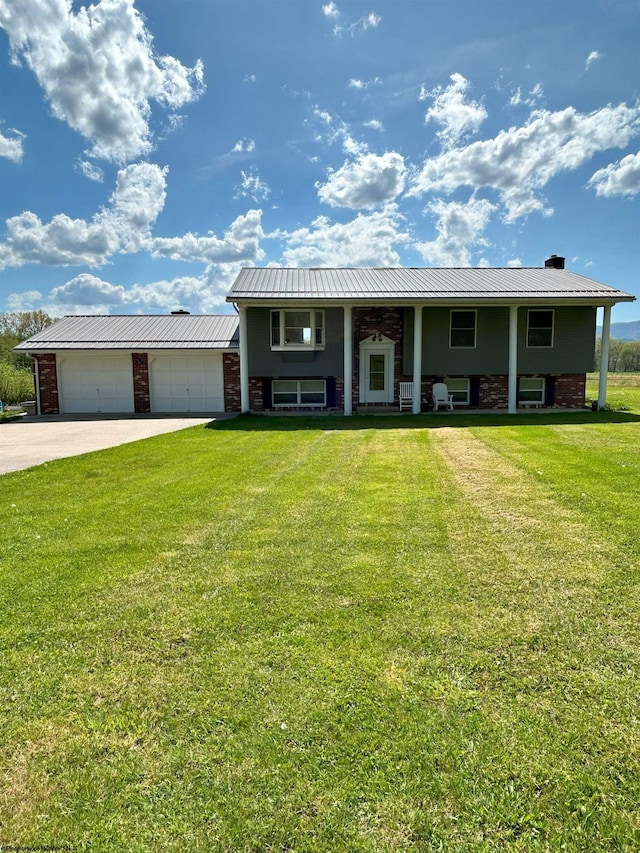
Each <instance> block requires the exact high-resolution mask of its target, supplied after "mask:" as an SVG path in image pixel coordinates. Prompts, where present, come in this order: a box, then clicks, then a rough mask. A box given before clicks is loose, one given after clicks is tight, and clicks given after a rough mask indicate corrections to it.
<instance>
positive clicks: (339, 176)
mask: <svg viewBox="0 0 640 853" xmlns="http://www.w3.org/2000/svg"><path fill="white" fill-rule="evenodd" d="M405 175H406V168H405V165H404V159H403V157H402V156H401V155H400V154H398V153H396V152H395V151H388V152H386V153H385V154H382V155H377V154H363V155H361V156H360V157H359V158H358V159H357V160H356V161H355V162H352V163H345V164H344V165H343V166H341V168H340V169H338V170H337V171H336V172H330V173H329V179H328V181H327V182H326V184H322V185H321V186H319V187H318V197H319V198H320V200H321V201H323V202H325V203H326V204H330V205H331V206H332V207H351V208H371V207H376V206H378V205H380V204H384V203H386V202H388V201H391V200H393V199H394V198H396V196H398V195H399V194H400V193H401V192H402V191H403V190H404V182H405Z"/></svg>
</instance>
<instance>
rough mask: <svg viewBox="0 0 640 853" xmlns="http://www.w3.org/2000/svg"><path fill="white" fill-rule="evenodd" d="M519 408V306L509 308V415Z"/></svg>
mask: <svg viewBox="0 0 640 853" xmlns="http://www.w3.org/2000/svg"><path fill="white" fill-rule="evenodd" d="M517 408H518V306H517V305H510V306H509V409H508V411H509V414H510V415H514V414H515V413H516V411H517Z"/></svg>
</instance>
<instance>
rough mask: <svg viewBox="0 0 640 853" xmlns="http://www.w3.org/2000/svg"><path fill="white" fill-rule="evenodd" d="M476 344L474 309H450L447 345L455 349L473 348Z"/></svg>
mask: <svg viewBox="0 0 640 853" xmlns="http://www.w3.org/2000/svg"><path fill="white" fill-rule="evenodd" d="M475 345H476V311H475V310H472V311H452V312H451V316H450V328H449V346H450V347H452V348H455V349H459V348H460V349H474V347H475Z"/></svg>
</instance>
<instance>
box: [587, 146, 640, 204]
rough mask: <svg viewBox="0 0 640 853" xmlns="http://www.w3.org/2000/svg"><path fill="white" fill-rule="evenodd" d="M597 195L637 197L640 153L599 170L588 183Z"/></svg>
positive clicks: (639, 183)
mask: <svg viewBox="0 0 640 853" xmlns="http://www.w3.org/2000/svg"><path fill="white" fill-rule="evenodd" d="M588 186H590V187H593V188H594V189H595V191H596V195H604V196H611V195H629V196H632V195H637V194H638V193H640V152H638V154H629V155H628V156H627V157H623V158H622V160H619V161H618V162H617V163H610V164H609V165H608V166H605V168H604V169H598V171H597V172H595V173H594V174H593V175H592V176H591V178H590V180H589V183H588Z"/></svg>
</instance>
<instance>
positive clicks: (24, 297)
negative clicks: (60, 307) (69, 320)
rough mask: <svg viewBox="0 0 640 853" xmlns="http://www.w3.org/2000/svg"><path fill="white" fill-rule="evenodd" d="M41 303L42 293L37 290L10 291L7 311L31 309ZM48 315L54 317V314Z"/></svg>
mask: <svg viewBox="0 0 640 853" xmlns="http://www.w3.org/2000/svg"><path fill="white" fill-rule="evenodd" d="M41 304H42V294H41V293H40V291H39V290H23V291H22V292H21V293H10V294H9V295H8V296H7V311H33V310H35V309H36V308H39V307H40V306H41ZM49 316H51V317H55V316H56V315H55V313H54V314H50V315H49Z"/></svg>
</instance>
